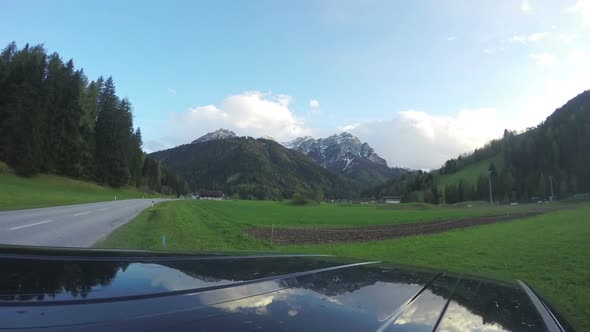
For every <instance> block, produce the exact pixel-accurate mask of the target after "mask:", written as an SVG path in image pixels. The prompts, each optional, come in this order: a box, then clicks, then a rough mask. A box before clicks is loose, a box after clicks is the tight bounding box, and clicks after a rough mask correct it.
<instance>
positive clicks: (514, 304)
mask: <svg viewBox="0 0 590 332" xmlns="http://www.w3.org/2000/svg"><path fill="white" fill-rule="evenodd" d="M0 266H1V267H2V273H1V274H0V328H7V329H20V328H42V329H43V330H44V331H46V330H52V329H54V330H63V329H65V328H67V329H69V330H77V329H83V330H100V331H103V330H107V329H108V330H111V331H116V330H121V331H133V330H137V331H149V330H166V331H170V330H171V331H176V330H179V331H183V330H190V331H195V330H196V331H218V330H232V331H233V330H246V331H250V330H252V331H258V330H264V331H330V330H334V331H371V330H372V331H435V330H438V331H560V330H571V328H570V327H569V326H568V325H567V324H565V322H563V320H562V319H561V318H560V317H559V316H557V315H556V313H555V311H552V310H550V309H549V306H548V305H547V304H546V303H545V302H543V301H542V300H540V299H539V298H538V297H537V296H536V295H535V293H534V292H533V291H532V290H531V289H530V288H528V287H527V286H526V284H524V283H517V282H515V283H503V282H498V281H494V280H487V279H481V278H475V277H471V276H465V275H457V274H451V273H445V272H439V271H433V270H427V269H418V268H410V267H405V266H399V265H394V264H389V263H383V262H373V261H359V260H349V259H342V258H336V257H331V256H322V255H280V254H260V253H255V254H252V253H250V254H247V253H236V254H223V255H222V254H215V253H209V254H186V253H157V252H146V251H107V250H81V249H55V248H23V247H4V248H1V249H0Z"/></svg>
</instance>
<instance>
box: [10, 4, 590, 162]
mask: <svg viewBox="0 0 590 332" xmlns="http://www.w3.org/2000/svg"><path fill="white" fill-rule="evenodd" d="M11 41H16V42H17V44H18V45H19V46H22V45H24V44H25V43H31V44H38V43H43V44H44V45H45V47H46V48H47V49H48V50H49V51H50V52H53V51H56V52H58V53H60V54H61V55H62V56H63V57H64V58H66V59H69V58H73V59H74V61H75V63H76V66H77V67H83V68H84V71H85V72H86V74H87V75H88V76H89V78H91V79H95V78H96V77H98V76H99V75H105V76H108V75H112V76H113V78H114V79H115V83H116V85H117V91H118V94H119V95H121V96H126V97H128V98H129V99H130V100H131V102H132V104H133V106H134V116H135V124H136V125H139V126H141V128H142V132H143V135H144V143H145V146H144V148H145V149H146V150H148V151H153V150H157V149H161V148H166V147H171V146H175V145H178V144H182V143H186V142H189V141H191V140H192V139H195V138H197V137H199V136H201V135H202V134H204V133H206V132H208V131H212V130H215V129H217V128H219V127H224V128H228V129H232V130H234V131H236V133H238V134H240V135H251V136H255V137H259V136H265V135H269V136H272V137H275V138H276V139H277V140H278V141H287V140H290V139H292V138H294V137H296V136H301V135H311V136H315V137H324V136H327V135H330V134H332V133H335V132H339V131H342V130H348V131H350V132H352V133H353V134H356V135H357V136H359V137H360V138H361V139H362V140H363V141H368V142H369V143H370V144H371V145H372V146H373V147H375V149H376V151H377V152H378V153H379V154H381V155H383V156H384V157H385V158H386V159H387V160H388V162H389V163H390V164H395V165H402V166H408V167H414V168H432V167H437V166H439V165H440V164H441V163H442V162H444V160H446V159H447V158H449V157H453V156H456V155H457V154H458V153H463V152H468V151H470V150H472V149H473V148H474V147H477V146H480V145H481V144H483V143H485V142H486V141H487V140H489V139H490V138H493V137H497V136H499V135H501V133H502V130H503V129H504V128H510V129H518V130H521V129H524V128H525V127H527V126H532V125H535V124H537V123H538V122H539V121H541V120H543V119H544V118H545V117H546V116H547V115H549V114H550V113H551V112H552V111H553V110H554V109H555V108H556V107H558V106H560V105H562V104H563V103H564V102H566V101H567V100H568V99H570V98H572V97H574V96H575V95H577V94H578V93H580V92H582V91H583V90H585V89H588V88H590V62H589V61H588V60H589V59H590V58H589V57H590V3H589V1H587V0H571V1H535V0H529V1H518V0H516V1H444V2H443V1H434V0H433V1H346V0H344V1H336V0H335V1H319V0H318V1H255V0H253V1H207V2H206V1H96V2H90V1H84V2H82V1H51V2H47V1H25V0H21V1H3V2H0V43H1V44H3V45H6V44H8V43H9V42H11Z"/></svg>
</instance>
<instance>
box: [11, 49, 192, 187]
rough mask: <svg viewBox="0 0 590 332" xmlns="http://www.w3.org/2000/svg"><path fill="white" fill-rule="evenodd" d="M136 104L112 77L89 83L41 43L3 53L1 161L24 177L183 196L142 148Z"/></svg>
mask: <svg viewBox="0 0 590 332" xmlns="http://www.w3.org/2000/svg"><path fill="white" fill-rule="evenodd" d="M142 144H143V142H142V138H141V130H140V128H139V127H138V128H137V129H134V127H133V116H132V105H131V102H130V101H129V100H128V99H127V98H120V97H119V96H117V94H116V91H115V83H114V81H113V79H112V77H108V78H107V79H104V78H103V77H99V78H98V79H96V80H94V81H89V80H88V78H87V77H86V75H85V74H84V71H83V70H82V69H76V68H75V67H74V62H73V61H72V60H69V61H67V62H64V60H62V58H61V57H60V56H59V54H57V53H52V54H47V52H46V51H45V49H44V48H43V46H42V45H36V46H30V45H29V44H26V45H25V46H24V47H23V48H21V49H18V48H17V46H16V44H15V43H14V42H13V43H11V44H9V45H8V46H7V47H6V48H4V50H3V51H2V53H1V54H0V160H3V161H5V162H6V163H7V164H8V165H10V166H11V168H13V169H14V170H15V172H16V173H17V174H19V175H22V176H33V175H35V174H37V173H40V172H43V173H52V174H58V175H63V176H69V177H76V178H83V179H87V180H92V181H96V182H99V183H102V184H107V185H110V186H113V187H121V186H127V185H131V186H135V187H138V188H140V189H143V190H149V191H155V192H160V193H164V194H176V195H180V194H185V193H187V192H188V190H189V188H188V184H187V183H186V181H184V180H183V179H182V178H180V177H178V176H177V175H176V174H174V173H173V172H171V171H169V170H167V169H166V168H164V167H163V166H162V165H160V162H159V161H157V160H154V159H152V158H149V157H148V156H147V155H146V154H145V153H144V152H143V150H142Z"/></svg>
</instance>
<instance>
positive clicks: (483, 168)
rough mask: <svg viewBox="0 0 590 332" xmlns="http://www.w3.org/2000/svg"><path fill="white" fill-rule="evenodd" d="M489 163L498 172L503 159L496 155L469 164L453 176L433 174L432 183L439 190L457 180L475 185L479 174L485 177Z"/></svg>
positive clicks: (502, 165) (456, 182)
mask: <svg viewBox="0 0 590 332" xmlns="http://www.w3.org/2000/svg"><path fill="white" fill-rule="evenodd" d="M491 162H493V163H494V165H495V166H496V169H497V170H498V172H499V171H501V170H502V168H503V167H504V159H503V158H502V156H501V155H497V156H495V157H493V158H489V159H485V160H481V161H479V162H477V163H474V164H471V165H469V166H467V167H465V168H463V169H462V170H460V171H458V172H456V173H453V174H445V175H438V173H435V174H436V175H435V177H434V182H435V183H436V185H437V186H438V188H439V189H441V190H442V189H444V186H446V185H448V184H451V183H452V184H458V183H459V180H465V181H468V182H469V183H471V184H473V185H475V184H476V183H477V178H478V177H479V176H480V175H481V174H483V175H485V176H487V174H488V167H489V166H490V163H491Z"/></svg>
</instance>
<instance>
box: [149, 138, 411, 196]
mask: <svg viewBox="0 0 590 332" xmlns="http://www.w3.org/2000/svg"><path fill="white" fill-rule="evenodd" d="M150 156H151V157H153V158H155V159H158V160H160V162H161V163H162V164H163V165H165V166H166V167H168V168H170V169H172V170H174V171H176V172H177V173H178V174H180V175H181V176H183V177H184V178H185V179H186V180H187V181H188V182H189V184H190V186H191V188H193V189H194V190H198V189H213V188H220V189H223V190H224V191H225V192H227V193H228V194H238V195H239V196H240V197H244V198H261V199H262V198H265V199H278V198H289V197H291V195H293V194H294V193H296V192H299V193H303V194H306V195H308V196H317V195H318V193H320V192H321V194H322V195H325V196H326V197H332V198H341V197H356V196H357V195H358V193H359V192H360V191H361V190H363V189H366V188H369V187H373V186H375V185H379V184H382V183H384V182H385V181H387V180H389V179H393V178H395V177H398V176H399V175H401V174H404V173H406V172H408V171H407V170H405V169H403V168H399V167H394V168H390V167H389V166H388V165H387V162H386V161H385V159H383V158H381V157H380V156H379V155H378V154H377V153H376V152H375V151H374V150H373V148H371V147H370V146H369V144H367V143H363V142H361V141H360V140H359V139H358V138H357V137H355V136H353V135H352V134H350V133H341V134H337V135H332V136H330V137H328V138H320V139H317V140H316V139H313V138H311V137H302V138H297V139H295V140H293V141H291V142H288V143H283V144H282V145H281V144H279V143H277V142H276V141H274V140H273V139H269V138H259V139H254V138H251V137H238V136H237V135H236V134H235V133H234V132H233V131H230V130H226V129H219V130H216V131H214V132H210V133H207V134H205V135H203V136H201V137H199V138H197V139H195V140H194V141H192V142H191V144H185V145H181V146H178V147H175V148H172V149H168V150H164V151H158V152H154V153H152V154H150Z"/></svg>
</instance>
